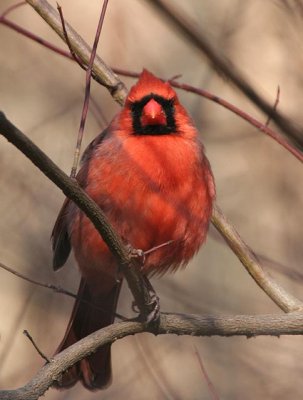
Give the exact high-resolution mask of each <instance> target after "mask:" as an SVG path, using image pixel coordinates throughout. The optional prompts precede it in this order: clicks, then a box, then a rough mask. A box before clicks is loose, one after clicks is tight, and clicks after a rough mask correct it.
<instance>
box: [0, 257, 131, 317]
mask: <svg viewBox="0 0 303 400" xmlns="http://www.w3.org/2000/svg"><path fill="white" fill-rule="evenodd" d="M0 268H2V269H4V270H5V271H7V272H9V273H11V274H13V275H15V276H17V277H18V278H21V279H23V280H24V281H26V282H29V283H31V284H33V285H36V286H40V287H42V288H45V289H50V290H53V291H54V292H56V293H60V294H64V295H66V296H69V297H72V298H74V299H79V297H78V296H77V295H76V294H75V293H72V292H70V291H69V290H66V289H63V288H62V287H60V286H56V285H54V284H52V283H45V282H40V281H36V280H35V279H32V278H29V277H28V276H26V275H24V274H21V272H18V271H16V270H15V269H13V268H11V267H8V266H7V265H5V264H3V263H2V262H0ZM79 300H80V301H82V302H83V303H87V304H89V305H91V306H92V307H95V308H97V309H99V310H102V311H104V309H103V308H102V307H100V306H99V305H96V304H94V303H92V302H90V301H87V300H85V299H82V298H80V299H79ZM115 317H117V318H119V319H121V320H122V321H125V320H126V318H125V317H123V315H121V314H119V313H117V312H116V313H115Z"/></svg>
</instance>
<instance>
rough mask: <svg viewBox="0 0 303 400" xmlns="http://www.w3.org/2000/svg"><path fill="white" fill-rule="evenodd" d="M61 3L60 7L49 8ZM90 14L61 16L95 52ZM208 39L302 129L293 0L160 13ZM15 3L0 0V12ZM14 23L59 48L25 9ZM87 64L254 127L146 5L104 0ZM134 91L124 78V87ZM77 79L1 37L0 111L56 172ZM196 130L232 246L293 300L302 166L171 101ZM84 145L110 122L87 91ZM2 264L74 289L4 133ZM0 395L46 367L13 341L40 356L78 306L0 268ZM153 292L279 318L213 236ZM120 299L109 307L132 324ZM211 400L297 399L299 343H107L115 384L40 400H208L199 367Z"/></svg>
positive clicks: (187, 303) (0, 151) (178, 307)
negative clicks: (137, 78)
mask: <svg viewBox="0 0 303 400" xmlns="http://www.w3.org/2000/svg"><path fill="white" fill-rule="evenodd" d="M50 3H51V4H53V5H54V6H56V2H55V1H53V0H51V1H50ZM101 3H102V2H100V1H97V0H91V1H90V2H86V1H83V0H74V1H72V2H71V1H68V0H61V1H60V4H61V6H62V8H63V12H64V16H65V18H66V20H67V21H69V22H70V23H71V25H72V26H73V27H74V28H75V29H76V30H77V31H78V32H79V34H80V35H82V36H83V37H84V39H85V40H86V41H87V42H88V43H89V44H92V42H93V39H94V35H95V29H96V25H97V21H98V18H99V13H100V9H101ZM169 3H170V4H173V5H175V6H178V8H179V9H182V12H183V13H184V14H185V15H186V16H188V17H189V18H191V19H192V20H194V21H195V23H196V24H197V25H198V26H200V27H201V28H203V30H204V31H205V32H207V35H208V39H209V40H210V41H211V42H212V43H213V45H214V46H215V47H216V49H217V50H218V51H220V52H222V53H223V54H225V55H227V56H228V57H229V58H230V59H231V60H232V61H233V63H234V64H235V65H237V66H238V67H239V68H240V69H241V70H242V71H243V72H244V74H245V76H246V77H247V79H248V81H249V82H250V83H251V84H252V85H253V86H254V87H255V88H256V89H257V90H258V91H259V92H260V93H261V94H262V95H263V96H264V98H266V99H267V100H268V101H270V102H272V104H274V102H275V99H276V93H277V86H278V85H279V86H280V89H281V94H280V101H279V105H278V110H280V111H281V112H283V113H285V114H286V115H288V116H289V117H290V118H292V119H293V121H294V122H296V123H298V124H301V125H302V124H303V113H302V100H303V95H302V87H303V74H302V62H303V41H302V35H303V2H301V1H299V0H297V1H296V0H284V1H279V0H276V1H275V0H268V1H266V2H264V1H263V0H246V1H245V2H244V1H241V0H215V1H213V0H204V1H201V0H188V1H187V2H184V1H182V0H178V1H177V0H175V1H170V2H169ZM12 4H14V1H12V0H2V1H1V4H0V13H2V12H3V11H4V10H5V9H6V8H7V7H9V6H11V5H12ZM9 18H11V19H12V20H13V21H15V22H16V23H18V24H20V25H21V26H23V27H25V28H27V29H29V30H31V31H32V32H34V33H36V34H38V35H40V36H41V37H43V38H46V39H47V40H49V41H51V42H52V43H54V44H57V45H59V46H61V47H63V48H64V44H63V43H62V42H61V41H60V40H59V39H58V38H57V36H56V34H55V33H53V32H52V30H51V29H50V28H49V27H48V26H47V25H46V24H45V23H44V21H42V20H41V19H40V17H39V16H38V15H37V14H36V13H35V11H33V10H32V8H31V7H30V6H27V5H26V6H24V7H22V8H19V9H17V10H16V11H14V12H13V13H12V14H10V16H9ZM98 54H99V55H100V56H101V57H102V58H103V59H104V60H105V62H106V63H108V64H109V65H111V66H113V67H117V68H124V69H126V70H130V71H136V72H140V71H141V70H142V68H143V67H146V68H148V69H149V70H151V71H152V72H153V73H155V74H157V75H158V76H160V77H162V78H166V79H168V78H171V77H173V76H175V75H176V74H182V77H181V78H180V82H186V83H189V84H191V85H195V86H197V87H201V88H204V89H207V90H209V91H211V92H213V93H214V94H216V95H218V96H220V97H222V98H224V99H226V100H228V101H230V102H232V103H234V104H235V105H237V106H239V107H240V108H241V109H243V110H244V111H246V112H248V113H250V114H251V115H253V116H254V117H256V118H257V119H259V120H260V121H263V122H265V121H266V119H267V118H266V116H264V115H262V114H261V113H259V112H258V110H257V109H256V108H255V107H254V106H253V105H251V103H250V102H249V101H248V100H247V99H245V98H244V96H243V95H241V94H239V92H238V91H237V90H236V89H234V88H233V87H232V86H231V85H230V84H229V82H227V81H226V80H223V79H222V77H220V76H218V74H217V73H216V71H215V70H214V69H213V68H212V67H210V66H209V65H208V63H207V61H206V60H205V58H204V57H203V56H202V54H200V53H199V52H198V51H197V50H196V49H195V48H194V47H193V46H192V45H191V44H190V43H189V42H188V41H187V40H186V39H184V38H183V37H182V35H181V34H180V33H179V32H178V31H176V30H175V29H173V28H172V26H170V25H169V24H168V23H167V21H165V20H163V19H162V18H161V16H160V15H159V14H157V12H156V11H155V9H154V8H152V7H150V6H149V5H148V2H146V1H143V0H115V1H110V2H109V6H108V10H107V14H106V18H105V24H104V27H103V31H102V34H101V39H100V44H99V48H98ZM123 80H124V82H125V83H126V84H127V86H128V87H130V86H131V85H132V84H133V83H134V80H133V79H130V78H127V79H126V78H125V79H124V78H123ZM84 87H85V73H84V72H83V70H81V69H80V68H79V67H78V66H77V65H76V64H75V63H73V62H71V61H68V60H66V59H64V58H63V57H61V56H59V55H57V54H55V53H52V52H51V51H49V50H47V49H45V48H43V47H42V46H39V45H38V44H36V43H34V42H32V41H30V40H29V39H27V38H25V37H22V36H21V35H19V34H17V33H16V32H13V31H12V30H9V29H8V28H7V27H5V26H3V25H0V109H1V110H3V111H4V112H5V113H6V115H7V117H8V118H9V119H11V120H12V122H13V123H14V124H15V125H16V126H17V127H19V128H20V129H21V130H22V131H23V132H25V133H26V134H27V135H28V136H29V137H30V138H31V139H32V140H33V141H34V142H35V143H36V144H37V145H39V146H40V148H41V149H42V150H44V151H45V152H46V153H47V154H48V155H49V156H50V157H51V158H52V159H53V160H54V162H55V163H57V164H58V165H59V166H60V167H61V168H62V169H63V170H64V171H66V172H67V173H69V172H70V168H71V164H72V156H73V150H74V144H75V141H76V135H77V131H78V126H79V121H80V114H81V108H82V104H83V98H84ZM178 93H179V96H180V98H181V100H182V102H183V104H184V105H185V106H186V107H187V109H188V111H189V112H190V114H191V116H192V117H193V119H194V121H195V123H196V125H197V127H198V128H199V130H200V132H201V137H202V140H203V142H204V144H205V146H206V151H207V155H208V158H209V160H210V162H211V165H212V168H213V172H214V176H215V179H216V185H217V202H218V205H219V206H220V207H221V208H222V209H223V211H224V212H225V214H226V215H227V216H228V217H229V218H230V220H231V221H232V222H233V224H234V225H235V226H236V228H237V229H238V231H239V232H240V234H241V235H242V237H243V238H244V239H245V240H246V241H247V243H248V244H249V245H250V246H251V247H252V248H253V249H254V250H255V251H256V252H257V253H258V254H260V255H262V256H264V257H266V258H267V259H268V260H267V261H266V263H265V265H266V266H267V268H268V269H269V270H270V271H271V273H272V274H273V275H274V276H275V278H276V279H277V280H278V281H279V282H280V283H281V284H282V285H283V286H284V287H285V288H286V289H287V290H289V291H290V292H292V293H293V294H294V295H296V296H298V297H301V298H303V295H302V293H301V292H302V283H303V281H302V271H301V266H302V259H303V246H302V237H303V224H302V201H303V186H302V178H303V169H302V165H301V164H300V162H299V161H297V160H296V159H295V158H294V157H293V156H292V155H290V154H289V153H287V152H286V150H284V149H283V148H282V147H280V146H279V145H278V144H277V143H276V142H274V141H272V140H271V139H270V138H268V137H266V136H265V135H263V134H262V133H260V132H259V131H257V130H256V129H254V128H253V127H252V126H250V125H248V124H247V123H246V122H244V121H242V120H241V119H240V118H238V117H237V116H235V115H233V114H232V113H231V112H229V111H228V110H225V109H223V108H222V107H220V106H218V105H217V104H214V103H211V102H209V101H208V100H205V99H203V98H201V97H198V96H196V95H193V94H190V93H186V92H182V91H179V92H178ZM92 98H93V100H94V105H93V104H91V112H90V114H89V117H88V120H87V129H86V134H85V145H86V144H87V143H89V142H90V141H91V140H92V138H93V137H94V136H96V135H97V134H98V133H99V132H100V130H102V129H103V127H104V122H102V121H103V118H101V117H100V115H101V114H102V115H104V116H105V118H106V120H107V122H109V121H110V120H111V118H112V117H113V115H114V114H115V113H116V112H117V111H118V110H119V107H118V105H116V104H115V103H114V102H113V100H112V98H111V97H110V95H109V94H108V92H107V91H106V90H105V89H103V88H102V87H101V86H100V85H98V84H96V83H95V82H94V83H93V84H92ZM0 171H1V173H0V187H1V197H0V215H1V217H0V262H3V263H5V264H7V265H8V266H11V267H13V268H14V269H16V270H18V271H20V272H22V273H24V274H26V275H27V276H29V277H31V278H34V279H38V280H41V281H43V282H47V283H54V284H56V285H60V286H62V287H64V288H66V289H69V290H72V291H76V290H77V287H78V281H79V274H78V271H77V269H76V267H75V262H74V260H73V258H72V257H70V260H69V262H68V264H67V265H66V266H65V267H64V268H63V269H62V270H60V271H59V272H57V273H54V272H53V271H52V268H51V258H52V252H51V245H50V234H51V230H52V227H53V224H54V221H55V219H56V216H57V213H58V210H59V208H60V206H61V204H62V202H63V199H64V196H63V194H62V193H61V191H60V190H59V189H58V188H56V187H55V186H54V185H53V184H52V183H51V182H50V181H49V180H48V179H47V178H46V177H45V176H44V175H42V173H41V172H40V171H39V170H37V169H36V168H35V167H34V166H33V165H32V164H31V163H30V162H29V161H28V160H27V159H26V158H25V157H24V156H23V155H22V154H21V153H20V152H19V151H17V150H16V149H15V148H14V147H13V146H12V145H10V144H9V143H7V142H6V140H5V139H4V138H3V137H1V136H0ZM0 282H1V289H0V321H1V323H0V387H1V389H8V388H16V387H18V386H20V385H23V384H25V383H26V382H27V381H28V380H29V379H30V378H32V376H33V375H34V374H35V373H36V371H37V370H38V369H39V368H41V366H42V365H43V360H42V359H41V358H40V356H39V355H38V354H37V352H36V351H35V349H34V348H33V346H32V344H31V343H30V342H29V341H28V339H27V338H26V337H25V336H24V335H23V334H22V332H23V330H24V329H27V330H28V331H29V332H30V334H31V335H32V336H33V338H34V339H35V341H36V343H37V344H38V345H39V347H40V349H41V350H42V351H43V352H44V353H45V354H47V355H48V356H51V355H52V354H53V352H54V350H55V349H56V347H57V345H58V343H59V342H60V340H61V339H62V336H63V334H64V331H65V328H66V325H67V323H68V320H69V316H70V312H71V309H72V305H73V300H72V299H71V298H68V297H66V296H64V295H61V294H56V293H53V292H52V291H50V290H47V289H43V288H40V287H37V286H34V285H31V284H29V283H28V282H25V281H23V280H21V279H19V278H18V277H16V276H14V275H12V274H9V273H8V272H6V271H4V270H1V269H0ZM153 283H154V285H155V287H156V289H157V291H158V295H159V296H160V299H161V306H162V310H165V311H172V312H184V313H197V314H203V313H216V314H223V315H224V314H259V313H262V314H265V313H281V311H280V310H279V309H278V308H277V307H276V306H275V305H274V304H273V303H272V302H271V301H270V299H269V298H267V297H266V295H265V294H264V293H263V292H262V291H261V290H260V289H259V288H258V287H257V285H256V284H255V283H254V281H253V280H252V279H251V278H250V277H249V276H248V274H247V272H246V271H245V270H244V268H243V267H242V265H241V264H240V263H239V261H238V260H237V258H236V257H235V256H234V255H233V253H232V252H231V251H230V250H229V248H228V247H227V246H226V245H225V244H224V243H223V242H222V240H221V239H220V237H219V235H218V234H217V233H216V232H215V230H214V229H213V228H211V229H210V234H209V237H208V240H207V243H206V245H205V246H204V247H203V249H202V250H201V251H200V253H199V254H198V256H197V257H196V258H195V259H194V260H193V261H192V262H191V264H190V265H189V266H188V268H187V269H186V270H184V271H179V272H178V273H177V274H175V275H173V276H170V275H168V276H164V277H163V278H162V279H161V280H160V279H159V280H157V279H154V280H153ZM130 303H131V296H130V294H129V292H128V289H127V288H125V287H124V289H123V292H122V296H121V298H120V302H119V309H118V311H119V312H120V313H122V314H125V315H127V313H128V312H129V309H130ZM196 350H197V351H198V352H199V355H200V358H201V359H202V361H203V364H204V367H205V369H206V371H207V374H208V375H209V378H210V379H211V380H212V382H213V384H214V386H215V388H216V391H217V393H218V395H219V396H220V398H221V399H249V400H250V399H277V400H279V399H281V400H282V399H285V398H286V397H287V398H289V399H301V398H302V374H303V362H302V360H303V357H302V356H303V338H302V337H281V338H279V339H278V338H271V337H257V338H255V339H250V340H247V339H246V338H239V337H233V338H217V337H211V338H193V337H186V336H183V337H176V336H172V335H166V336H160V337H154V336H152V335H150V334H142V335H136V336H131V337H128V338H126V339H123V340H120V341H118V342H116V343H115V344H114V345H113V347H112V355H113V383H112V385H111V386H110V387H109V388H108V389H107V390H106V391H103V392H98V393H90V392H88V391H86V390H84V389H83V388H82V386H81V385H78V386H76V387H74V388H72V389H71V390H69V391H65V392H58V391H55V390H53V389H50V390H49V391H48V392H47V393H46V394H45V396H44V398H45V399H46V400H55V399H56V400H57V399H58V400H59V399H60V400H63V399H65V400H68V399H73V400H78V399H85V400H86V399H98V398H102V399H119V398H122V397H123V398H128V399H130V400H132V399H134V400H136V399H144V400H145V399H146V400H151V399H211V393H210V391H209V389H208V386H207V383H206V380H205V377H204V376H203V374H202V372H201V368H200V366H199V362H198V358H197V355H196V354H195V351H196Z"/></svg>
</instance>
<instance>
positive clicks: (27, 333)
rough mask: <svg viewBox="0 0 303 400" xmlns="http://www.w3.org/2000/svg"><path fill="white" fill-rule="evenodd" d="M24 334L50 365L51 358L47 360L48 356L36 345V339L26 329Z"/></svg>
mask: <svg viewBox="0 0 303 400" xmlns="http://www.w3.org/2000/svg"><path fill="white" fill-rule="evenodd" d="M23 334H24V335H25V336H26V337H27V338H28V339H29V340H30V342H31V343H32V345H33V346H34V348H35V349H36V350H37V352H38V354H39V355H40V357H42V358H43V359H44V360H45V361H46V362H47V363H49V362H50V360H49V358H47V356H46V355H45V354H44V353H43V352H42V351H41V350H40V349H39V347H38V346H37V344H36V343H35V341H34V339H33V338H32V336H31V335H30V334H29V332H28V331H27V330H26V329H24V331H23Z"/></svg>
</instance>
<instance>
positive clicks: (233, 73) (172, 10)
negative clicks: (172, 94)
mask: <svg viewBox="0 0 303 400" xmlns="http://www.w3.org/2000/svg"><path fill="white" fill-rule="evenodd" d="M147 2H148V4H150V5H152V6H153V7H155V8H156V9H157V10H158V11H159V12H160V13H161V14H162V15H163V16H164V17H165V18H166V20H168V21H169V22H171V23H172V24H173V25H174V26H175V27H176V28H177V29H178V30H179V31H180V32H181V33H182V34H183V36H184V37H186V38H187V39H188V40H189V42H190V43H191V44H192V45H194V46H195V47H196V48H197V49H198V50H200V51H201V52H202V53H203V54H204V55H205V56H206V57H207V58H208V60H209V62H210V63H211V64H212V66H213V67H214V68H215V69H216V70H217V71H219V72H221V73H222V74H223V75H224V76H225V77H226V78H228V79H230V80H231V82H232V83H233V84H234V85H235V86H236V87H237V88H238V89H239V90H240V91H241V92H242V93H244V94H245V96H246V97H248V98H249V99H250V100H251V101H252V102H253V103H254V104H255V105H256V106H257V107H258V108H259V109H260V110H261V111H263V112H264V113H265V114H266V115H267V116H269V117H270V118H271V119H272V120H273V121H274V122H275V123H276V125H277V126H278V127H279V128H280V129H281V130H282V131H283V132H284V133H285V134H286V135H287V136H288V138H289V139H290V140H291V141H292V143H293V144H294V145H295V146H296V147H297V148H298V149H300V150H302V149H303V137H302V129H301V128H300V129H298V128H297V127H296V126H294V124H293V123H292V122H291V121H290V120H289V119H287V118H286V117H285V116H284V115H282V114H281V113H279V112H278V111H277V110H275V109H273V107H272V106H271V104H269V103H268V102H267V101H266V100H265V99H264V98H263V97H261V96H260V95H259V93H257V92H256V90H255V89H254V88H253V87H252V86H251V85H250V84H249V83H248V81H247V79H245V78H244V76H243V75H242V73H241V72H240V70H239V69H238V68H237V67H236V66H235V65H233V64H232V62H231V61H230V60H229V59H227V58H226V57H224V56H223V55H221V54H219V53H218V52H217V51H216V50H215V48H214V47H213V46H212V45H211V43H210V42H209V41H208V40H207V39H206V35H202V34H201V33H200V30H201V29H200V27H199V30H198V29H197V27H196V26H195V24H194V23H193V22H191V21H189V20H187V19H186V18H185V17H184V15H183V14H182V15H181V12H180V11H179V10H177V9H176V7H172V6H169V5H167V4H166V3H164V2H163V0H152V1H150V0H147Z"/></svg>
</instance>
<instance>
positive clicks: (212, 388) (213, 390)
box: [193, 346, 220, 400]
mask: <svg viewBox="0 0 303 400" xmlns="http://www.w3.org/2000/svg"><path fill="white" fill-rule="evenodd" d="M193 348H194V353H195V355H196V357H197V360H198V363H199V366H200V369H201V372H202V374H203V376H204V378H205V380H206V383H207V386H208V389H209V393H210V394H211V397H212V399H213V400H220V397H219V395H218V393H217V391H216V388H215V386H214V385H213V383H212V381H211V380H210V377H209V376H208V373H207V371H206V368H205V367H204V364H203V361H202V358H201V355H200V353H199V351H198V349H197V347H196V346H193Z"/></svg>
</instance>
